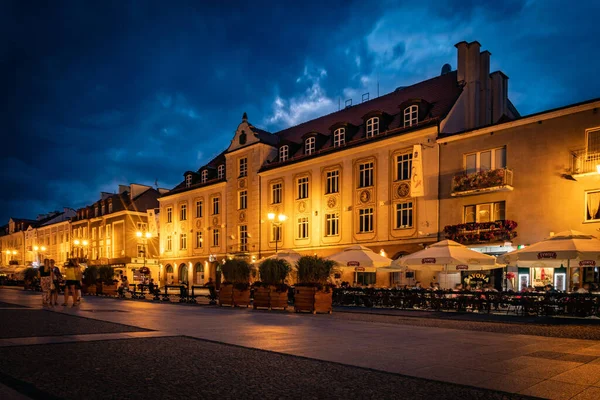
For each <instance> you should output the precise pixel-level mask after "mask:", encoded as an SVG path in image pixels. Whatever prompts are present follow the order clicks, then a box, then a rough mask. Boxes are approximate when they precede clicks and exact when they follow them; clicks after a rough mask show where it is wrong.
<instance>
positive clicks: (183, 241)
mask: <svg viewBox="0 0 600 400" xmlns="http://www.w3.org/2000/svg"><path fill="white" fill-rule="evenodd" d="M179 248H180V249H181V250H185V249H187V235H186V234H185V233H182V234H181V236H180V237H179Z"/></svg>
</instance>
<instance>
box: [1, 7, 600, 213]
mask: <svg viewBox="0 0 600 400" xmlns="http://www.w3.org/2000/svg"><path fill="white" fill-rule="evenodd" d="M200 3H207V4H217V3H222V4H224V5H218V6H216V5H215V6H205V5H200ZM420 3H423V6H419V5H418V4H419V2H409V1H398V2H392V1H377V2H374V1H364V0H361V1H356V2H355V1H350V0H342V1H334V0H330V1H322V0H320V1H314V2H312V1H307V0H305V1H302V2H291V1H289V2H288V1H278V2H272V3H268V2H260V1H241V2H234V1H222V2H216V1H211V2H208V1H207V2H199V1H189V2H186V1H179V0H171V1H168V2H166V1H161V2H159V1H156V2H153V1H114V2H109V1H106V2H104V1H103V2H100V1H97V2H96V1H94V2H84V1H75V0H73V1H46V2H43V1H27V2H25V1H18V0H17V1H14V2H12V3H11V2H10V1H8V0H6V1H2V2H0V37H2V40H1V41H0V69H1V71H0V82H1V86H0V87H1V88H2V91H1V93H2V94H1V96H2V99H3V101H2V107H0V117H1V118H2V127H1V128H0V130H1V131H2V146H0V170H1V172H0V174H1V175H0V176H1V181H0V184H1V185H2V188H3V191H2V195H1V196H0V223H6V222H8V219H9V218H10V217H20V218H34V217H35V216H36V215H37V214H38V213H44V212H48V211H51V210H55V209H62V207H64V206H70V207H74V208H77V207H81V206H83V205H85V204H89V203H91V202H93V201H95V200H96V199H97V198H98V196H99V192H100V191H108V192H113V191H115V190H117V187H118V185H119V184H127V183H132V182H134V183H142V184H149V185H154V183H155V181H158V184H159V186H160V187H166V188H170V187H173V186H174V185H176V184H177V183H178V182H179V181H181V180H182V179H183V177H182V174H183V172H184V171H186V170H190V169H197V168H199V167H200V166H201V165H202V164H203V163H205V162H207V161H209V160H210V158H211V157H213V156H214V155H216V154H218V153H219V152H220V151H222V150H223V149H224V148H225V147H227V146H228V144H229V141H230V140H231V138H232V135H233V132H234V130H235V128H236V127H237V125H238V123H239V122H240V121H241V116H242V114H243V112H247V113H248V116H249V120H250V122H251V123H253V124H254V125H255V126H257V127H260V128H263V129H266V130H269V131H271V132H275V131H277V130H279V129H282V128H285V127H288V126H290V125H294V124H297V123H299V122H302V121H306V120H308V119H311V118H313V117H316V116H319V115H322V114H324V113H329V112H332V111H335V110H337V108H338V103H339V101H340V100H341V102H342V105H343V104H344V100H345V99H349V98H352V99H353V100H354V102H356V101H360V98H361V95H362V94H363V93H366V92H369V93H370V96H371V97H374V96H375V95H376V93H377V81H379V91H380V93H381V94H384V93H387V92H389V91H392V90H393V89H394V88H396V87H398V86H406V85H410V84H412V83H415V82H418V81H421V80H423V79H427V78H430V77H434V76H436V75H439V73H440V69H441V66H442V65H443V64H444V63H450V64H451V65H452V68H453V69H455V68H456V49H455V48H454V44H456V43H457V42H459V41H462V40H466V41H472V40H478V41H479V42H480V43H481V44H482V50H483V49H487V50H489V51H491V53H492V66H491V68H492V70H497V69H501V70H502V71H503V72H504V73H506V74H507V75H508V76H509V77H510V81H509V97H510V98H511V100H512V101H513V103H514V104H515V105H516V106H517V108H518V110H519V111H520V112H521V114H523V115H525V114H530V113H534V112H538V111H542V110H545V109H548V108H553V107H558V106H562V105H566V104H569V103H574V102H579V101H583V100H587V99H590V98H595V97H600V79H598V72H597V69H598V65H599V62H600V53H599V52H598V43H597V39H598V37H600V28H599V25H600V24H598V21H597V18H596V17H597V16H598V15H600V5H599V4H600V2H598V1H594V0H590V1H584V0H580V1H569V2H566V1H562V2H559V1H553V0H528V1H506V0H505V1H500V2H496V1H493V2H492V1H489V2H482V1H475V0H459V1H449V0H445V1H439V2H438V1H432V2H420ZM486 3H490V4H489V5H485V6H481V4H486Z"/></svg>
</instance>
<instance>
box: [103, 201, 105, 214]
mask: <svg viewBox="0 0 600 400" xmlns="http://www.w3.org/2000/svg"><path fill="white" fill-rule="evenodd" d="M104 211H105V208H104V203H102V215H104Z"/></svg>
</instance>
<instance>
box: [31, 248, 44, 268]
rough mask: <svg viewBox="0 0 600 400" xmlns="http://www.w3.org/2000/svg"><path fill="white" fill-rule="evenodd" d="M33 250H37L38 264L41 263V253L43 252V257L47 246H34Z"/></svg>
mask: <svg viewBox="0 0 600 400" xmlns="http://www.w3.org/2000/svg"><path fill="white" fill-rule="evenodd" d="M33 250H35V252H36V253H37V259H38V264H41V258H40V253H41V254H42V257H43V256H44V252H45V251H46V246H42V247H39V246H33ZM40 250H41V251H40Z"/></svg>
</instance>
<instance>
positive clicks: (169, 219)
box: [167, 207, 173, 223]
mask: <svg viewBox="0 0 600 400" xmlns="http://www.w3.org/2000/svg"><path fill="white" fill-rule="evenodd" d="M169 222H173V207H167V223H169Z"/></svg>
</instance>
